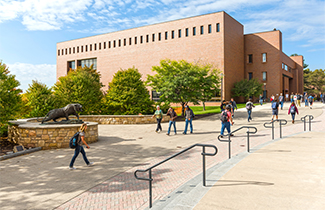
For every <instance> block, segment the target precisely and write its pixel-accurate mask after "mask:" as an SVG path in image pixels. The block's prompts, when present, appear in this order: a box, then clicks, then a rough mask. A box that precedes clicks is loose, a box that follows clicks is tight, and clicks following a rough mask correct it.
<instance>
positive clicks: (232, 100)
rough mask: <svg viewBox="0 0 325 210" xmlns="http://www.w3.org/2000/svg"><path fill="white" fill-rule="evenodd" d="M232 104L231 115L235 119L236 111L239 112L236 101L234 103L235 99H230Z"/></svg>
mask: <svg viewBox="0 0 325 210" xmlns="http://www.w3.org/2000/svg"><path fill="white" fill-rule="evenodd" d="M229 103H230V104H231V106H232V107H231V113H232V117H235V109H236V110H237V104H236V101H234V99H233V98H231V99H230V102H229Z"/></svg>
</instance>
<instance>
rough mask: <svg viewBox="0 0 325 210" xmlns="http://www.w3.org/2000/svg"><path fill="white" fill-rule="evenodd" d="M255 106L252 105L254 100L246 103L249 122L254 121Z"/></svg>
mask: <svg viewBox="0 0 325 210" xmlns="http://www.w3.org/2000/svg"><path fill="white" fill-rule="evenodd" d="M253 107H255V106H254V104H253V103H252V100H251V99H249V100H248V101H247V103H246V109H247V114H248V118H247V121H248V122H249V121H250V120H253V119H252V109H253Z"/></svg>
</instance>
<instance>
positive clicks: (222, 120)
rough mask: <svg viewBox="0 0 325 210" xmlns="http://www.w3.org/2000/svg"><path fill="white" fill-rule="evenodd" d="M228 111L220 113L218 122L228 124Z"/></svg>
mask: <svg viewBox="0 0 325 210" xmlns="http://www.w3.org/2000/svg"><path fill="white" fill-rule="evenodd" d="M227 113H228V111H224V112H222V113H221V116H220V120H221V122H223V123H225V122H228V114H227Z"/></svg>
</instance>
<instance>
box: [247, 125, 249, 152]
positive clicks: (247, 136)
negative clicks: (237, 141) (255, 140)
mask: <svg viewBox="0 0 325 210" xmlns="http://www.w3.org/2000/svg"><path fill="white" fill-rule="evenodd" d="M247 152H249V128H247Z"/></svg>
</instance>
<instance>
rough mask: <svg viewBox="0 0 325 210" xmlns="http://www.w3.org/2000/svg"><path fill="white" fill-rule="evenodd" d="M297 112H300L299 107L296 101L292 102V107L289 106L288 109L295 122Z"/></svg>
mask: <svg viewBox="0 0 325 210" xmlns="http://www.w3.org/2000/svg"><path fill="white" fill-rule="evenodd" d="M296 113H297V114H299V113H298V108H297V106H296V105H295V102H292V103H291V105H290V107H289V110H288V114H291V117H292V123H295V116H296Z"/></svg>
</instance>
